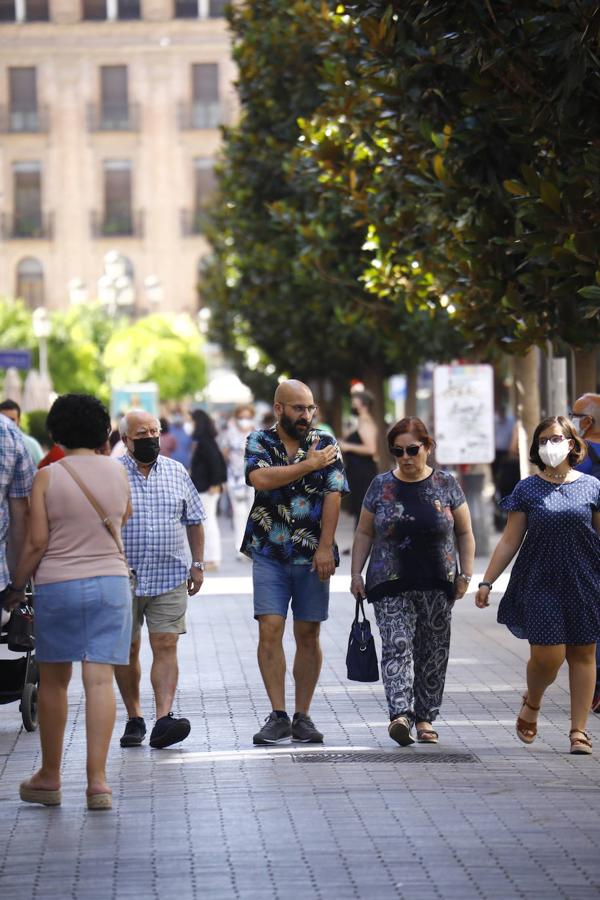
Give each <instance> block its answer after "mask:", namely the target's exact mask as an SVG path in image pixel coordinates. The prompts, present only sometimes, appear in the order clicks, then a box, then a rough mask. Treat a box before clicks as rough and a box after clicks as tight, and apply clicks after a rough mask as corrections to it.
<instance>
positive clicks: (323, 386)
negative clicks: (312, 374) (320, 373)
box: [309, 378, 345, 438]
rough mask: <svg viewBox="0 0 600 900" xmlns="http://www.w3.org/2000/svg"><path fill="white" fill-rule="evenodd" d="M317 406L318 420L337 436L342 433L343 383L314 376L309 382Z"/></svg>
mask: <svg viewBox="0 0 600 900" xmlns="http://www.w3.org/2000/svg"><path fill="white" fill-rule="evenodd" d="M309 387H310V389H311V391H312V392H313V397H314V398H315V403H316V404H317V406H318V407H319V411H318V422H324V423H325V424H326V425H329V427H330V428H331V429H332V431H333V433H334V434H335V436H336V437H337V438H339V437H341V434H342V403H343V397H344V390H345V385H344V384H342V383H339V382H335V381H334V380H333V379H331V378H315V379H312V380H311V381H310V383H309Z"/></svg>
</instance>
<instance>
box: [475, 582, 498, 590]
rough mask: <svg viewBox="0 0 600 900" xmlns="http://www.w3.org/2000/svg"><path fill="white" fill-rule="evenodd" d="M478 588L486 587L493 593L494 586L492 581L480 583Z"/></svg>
mask: <svg viewBox="0 0 600 900" xmlns="http://www.w3.org/2000/svg"><path fill="white" fill-rule="evenodd" d="M477 587H478V588H482V587H486V588H489V589H490V591H491V590H492V588H493V587H494V585H493V584H492V582H491V581H480V582H479V584H478V585H477Z"/></svg>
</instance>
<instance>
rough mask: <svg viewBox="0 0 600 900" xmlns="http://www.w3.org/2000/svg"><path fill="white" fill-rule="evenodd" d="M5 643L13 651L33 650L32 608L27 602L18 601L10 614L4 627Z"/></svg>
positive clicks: (27, 651)
mask: <svg viewBox="0 0 600 900" xmlns="http://www.w3.org/2000/svg"><path fill="white" fill-rule="evenodd" d="M6 643H7V644H8V649H9V650H12V652H13V653H29V652H30V651H31V650H35V635H34V633H33V609H32V608H31V606H29V604H28V603H20V604H19V606H16V607H15V608H14V609H13V611H12V613H11V614H10V619H9V620H8V627H7V629H6Z"/></svg>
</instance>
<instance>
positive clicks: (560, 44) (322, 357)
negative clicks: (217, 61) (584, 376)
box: [202, 0, 600, 378]
mask: <svg viewBox="0 0 600 900" xmlns="http://www.w3.org/2000/svg"><path fill="white" fill-rule="evenodd" d="M230 21H231V25H232V29H233V35H234V55H235V59H236V62H237V64H238V67H239V81H238V92H239V97H240V102H241V107H242V109H241V118H240V121H239V124H238V125H236V126H235V127H233V128H230V129H227V130H226V132H225V148H224V158H223V162H222V166H221V171H220V199H219V202H218V205H217V207H216V210H215V212H214V216H213V229H212V232H211V236H212V241H213V245H214V248H215V254H214V257H213V259H212V262H211V263H210V265H209V267H208V269H207V272H206V278H205V281H204V284H203V288H202V290H203V295H204V298H205V301H206V302H207V303H208V304H210V306H211V307H212V310H213V314H214V315H213V321H214V323H215V332H214V333H215V334H216V336H217V337H218V338H219V339H220V340H221V342H222V343H223V344H224V345H225V347H226V348H227V347H228V348H230V349H231V350H237V351H238V361H243V355H240V351H242V354H243V348H244V347H245V346H248V344H249V343H253V344H255V345H256V346H257V347H258V348H259V350H260V351H261V352H262V353H263V354H264V361H268V360H270V361H272V362H273V363H274V364H275V365H276V367H277V369H279V370H283V371H294V372H295V374H297V375H299V376H300V377H308V376H311V375H314V376H320V375H324V374H329V375H330V376H331V374H332V373H334V374H335V375H337V376H340V377H342V378H345V377H347V376H348V374H360V372H361V370H362V371H364V370H365V369H368V368H369V367H375V368H376V369H377V370H378V371H379V372H380V373H385V372H390V371H392V370H396V371H398V370H399V371H402V370H404V371H406V370H407V369H409V368H410V367H411V366H414V365H415V364H416V363H418V362H420V361H422V360H424V359H426V358H429V359H436V360H437V361H443V360H444V359H447V358H448V357H451V356H466V355H469V354H470V355H477V356H479V357H480V358H481V357H483V358H489V357H490V356H493V355H494V354H495V353H497V352H498V350H499V349H500V350H509V351H513V352H517V353H523V352H525V351H526V350H527V349H528V348H529V347H531V346H532V345H535V344H538V345H542V344H544V342H546V341H548V340H551V341H552V340H554V341H562V342H566V343H568V344H570V345H571V346H573V347H580V348H587V347H591V346H594V345H595V344H597V342H598V339H599V337H600V323H599V317H598V315H597V313H598V309H599V308H600V264H599V262H600V229H599V228H598V216H599V215H600V128H599V124H600V121H599V117H600V102H599V101H600V69H599V63H598V52H599V49H600V48H599V47H598V44H599V29H600V6H599V5H598V4H597V2H592V0H577V2H575V3H573V2H565V0H530V2H527V0H525V2H523V3H520V4H519V5H518V7H517V6H515V4H514V3H512V2H509V0H497V2H494V3H493V4H491V3H488V2H484V3H481V2H479V0H467V2H465V3H462V4H460V5H458V6H457V4H455V3H452V2H449V0H369V2H367V3H363V2H361V3H358V2H356V3H352V2H349V3H336V2H333V3H330V2H320V0H296V2H291V3H287V4H284V3H281V2H279V0H255V2H252V3H250V2H246V3H241V4H239V5H237V4H236V6H235V7H234V8H233V9H232V11H231V13H230Z"/></svg>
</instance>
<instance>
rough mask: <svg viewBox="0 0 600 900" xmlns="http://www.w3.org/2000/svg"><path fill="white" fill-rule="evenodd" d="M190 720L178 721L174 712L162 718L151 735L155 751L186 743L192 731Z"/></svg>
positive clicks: (151, 743) (158, 720) (151, 742)
mask: <svg viewBox="0 0 600 900" xmlns="http://www.w3.org/2000/svg"><path fill="white" fill-rule="evenodd" d="M191 727H192V726H191V725H190V720H189V719H176V718H175V716H174V715H173V713H172V712H170V713H169V715H168V716H161V717H160V719H157V720H156V724H155V726H154V728H153V729H152V734H151V735H150V746H151V747H154V749H155V750H162V749H163V748H164V747H170V746H171V744H178V743H179V741H184V740H185V739H186V737H187V736H188V734H189V733H190V730H191Z"/></svg>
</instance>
